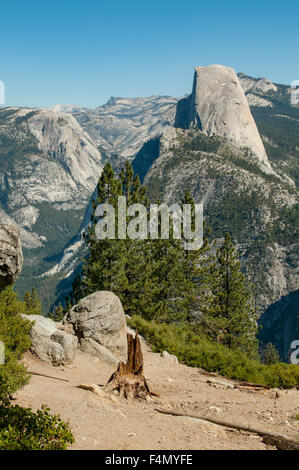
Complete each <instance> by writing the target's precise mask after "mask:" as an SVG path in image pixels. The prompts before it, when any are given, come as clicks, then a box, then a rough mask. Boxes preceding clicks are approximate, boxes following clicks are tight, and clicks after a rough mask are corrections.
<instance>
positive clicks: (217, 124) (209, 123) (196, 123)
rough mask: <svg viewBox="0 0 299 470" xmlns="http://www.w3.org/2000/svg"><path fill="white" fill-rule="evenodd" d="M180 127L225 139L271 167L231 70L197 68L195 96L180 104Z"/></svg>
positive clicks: (193, 91) (218, 66) (217, 67)
mask: <svg viewBox="0 0 299 470" xmlns="http://www.w3.org/2000/svg"><path fill="white" fill-rule="evenodd" d="M176 127H181V128H186V129H188V128H196V129H199V130H201V131H202V132H203V133H204V134H206V135H207V136H209V137H211V136H214V135H218V136H221V137H225V138H226V139H228V140H230V141H231V142H232V143H233V144H235V145H236V146H237V147H239V148H248V149H250V150H251V151H252V152H253V154H254V156H256V157H257V158H258V159H259V160H260V162H261V163H262V164H263V165H265V166H267V167H270V163H269V161H268V158H267V155H266V152H265V148H264V145H263V143H262V140H261V138H260V135H259V132H258V130H257V127H256V124H255V122H254V119H253V117H252V114H251V112H250V109H249V105H248V102H247V100H246V97H245V95H244V92H243V90H242V88H241V85H240V83H239V79H238V77H237V74H236V73H235V71H234V70H233V69H231V68H229V67H225V66H223V65H210V66H208V67H195V74H194V81H193V90H192V94H191V95H190V96H189V97H188V98H184V99H183V100H182V101H181V102H179V103H178V107H177V113H176Z"/></svg>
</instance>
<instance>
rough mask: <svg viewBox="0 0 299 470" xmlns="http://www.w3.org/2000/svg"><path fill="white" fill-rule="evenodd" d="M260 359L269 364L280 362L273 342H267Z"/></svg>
mask: <svg viewBox="0 0 299 470" xmlns="http://www.w3.org/2000/svg"><path fill="white" fill-rule="evenodd" d="M262 361H263V363H264V364H267V365H271V364H277V363H278V362H280V357H279V354H278V351H277V349H276V348H275V346H274V344H273V343H268V344H267V345H266V347H265V349H264V351H263V352H262Z"/></svg>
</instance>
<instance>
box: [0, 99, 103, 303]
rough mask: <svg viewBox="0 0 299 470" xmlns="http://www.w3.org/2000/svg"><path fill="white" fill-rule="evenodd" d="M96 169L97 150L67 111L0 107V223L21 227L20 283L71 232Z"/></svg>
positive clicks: (46, 262) (37, 269) (78, 222)
mask: <svg viewBox="0 0 299 470" xmlns="http://www.w3.org/2000/svg"><path fill="white" fill-rule="evenodd" d="M101 169H102V163H101V154H100V152H99V150H98V149H97V147H96V146H95V144H94V143H93V142H92V140H91V138H90V137H89V135H88V134H86V133H85V132H84V131H83V129H82V128H81V127H80V125H79V123H78V122H77V121H76V119H75V118H74V117H73V116H72V115H71V114H65V113H56V112H52V111H47V110H38V109H34V110H32V109H24V108H3V109H0V222H2V223H10V224H17V225H18V226H19V227H20V231H21V237H22V241H23V247H24V255H25V263H24V270H23V274H22V276H21V278H20V280H19V281H18V283H19V285H21V286H24V288H25V287H26V286H25V284H26V282H25V281H26V279H31V280H32V273H33V272H34V273H35V274H34V277H35V281H34V282H38V279H39V278H38V276H39V274H42V273H43V272H44V271H45V269H47V268H48V267H49V268H50V266H51V265H53V260H52V257H53V256H55V254H56V253H57V252H59V251H60V249H62V248H63V247H64V246H65V245H66V243H67V242H68V241H69V240H70V239H71V238H72V237H73V236H74V235H75V234H76V232H77V230H78V228H79V227H80V225H81V222H82V217H83V214H84V212H85V209H86V206H87V205H88V203H89V200H90V197H91V194H92V193H93V191H94V189H95V186H96V183H97V181H98V178H99V176H100V173H101ZM52 295H53V293H52ZM54 298H55V297H54ZM54 298H52V300H54Z"/></svg>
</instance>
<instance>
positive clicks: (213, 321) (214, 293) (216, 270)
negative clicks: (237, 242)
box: [201, 233, 257, 357]
mask: <svg viewBox="0 0 299 470" xmlns="http://www.w3.org/2000/svg"><path fill="white" fill-rule="evenodd" d="M207 281H208V283H209V290H208V291H207V292H206V294H205V301H204V303H203V312H202V313H203V315H202V317H201V326H202V328H203V331H204V333H205V334H207V335H208V336H209V337H210V338H211V339H212V340H214V341H217V342H219V343H222V344H225V345H227V346H229V347H231V348H239V349H241V350H243V351H246V352H247V353H248V354H249V355H250V356H251V357H256V356H257V339H256V333H257V322H256V320H257V316H256V312H255V308H254V302H253V294H252V290H251V287H250V286H248V285H247V284H246V279H245V276H244V274H243V273H242V272H241V271H240V262H239V260H238V258H237V256H236V254H235V249H234V246H233V243H232V241H231V237H230V235H229V234H228V233H227V234H226V235H225V240H224V242H223V244H222V246H221V247H220V248H219V249H218V250H217V258H216V261H215V263H212V265H211V266H210V268H209V274H208V276H207Z"/></svg>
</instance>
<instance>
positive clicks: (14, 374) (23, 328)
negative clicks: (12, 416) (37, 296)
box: [0, 287, 31, 403]
mask: <svg viewBox="0 0 299 470" xmlns="http://www.w3.org/2000/svg"><path fill="white" fill-rule="evenodd" d="M20 313H27V310H26V305H25V303H24V302H21V301H20V300H19V299H18V296H17V294H16V293H15V292H14V291H13V289H12V288H11V287H8V288H6V289H5V290H3V291H2V292H1V293H0V341H2V342H3V344H4V346H5V363H4V364H3V365H0V403H1V400H4V399H6V398H7V397H9V396H10V395H11V394H12V393H14V392H15V391H16V390H18V389H19V388H21V387H23V386H24V385H26V383H28V381H29V375H28V373H27V371H26V369H25V367H24V366H23V365H22V364H19V362H18V361H19V359H21V357H22V355H23V353H24V352H25V351H26V349H28V348H29V347H30V345H31V340H30V336H29V331H30V328H31V325H30V322H29V321H27V320H24V319H23V318H22V317H21V316H20V315H19V314H20Z"/></svg>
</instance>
